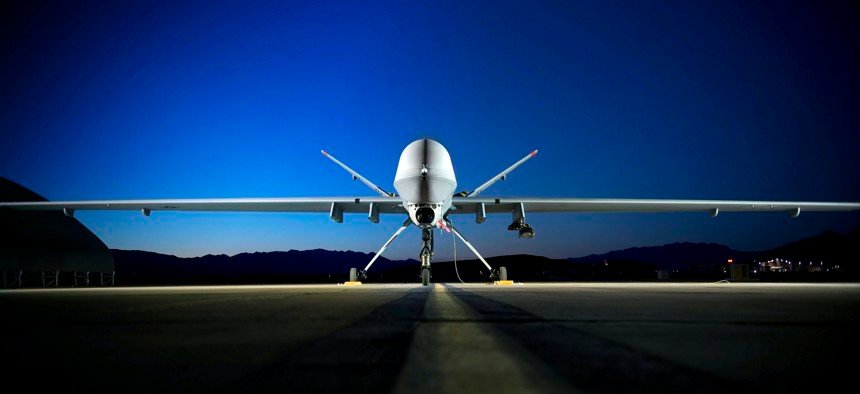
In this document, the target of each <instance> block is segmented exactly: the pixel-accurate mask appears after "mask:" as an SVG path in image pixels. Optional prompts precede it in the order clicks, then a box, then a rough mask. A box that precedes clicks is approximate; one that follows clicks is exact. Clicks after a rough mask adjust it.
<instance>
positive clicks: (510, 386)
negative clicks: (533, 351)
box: [395, 284, 569, 393]
mask: <svg viewBox="0 0 860 394" xmlns="http://www.w3.org/2000/svg"><path fill="white" fill-rule="evenodd" d="M503 339H504V338H503V337H500V336H499V335H497V333H496V332H495V331H494V330H493V329H492V328H490V327H488V326H487V325H486V324H484V323H483V322H481V321H480V315H479V314H477V313H476V312H475V311H473V310H472V308H470V307H468V306H467V305H466V304H464V303H463V302H462V301H460V300H458V299H457V298H456V297H454V296H453V295H452V294H451V293H450V292H449V291H448V289H447V288H446V287H444V286H442V285H439V284H436V285H435V286H434V288H433V292H432V293H430V297H429V298H428V300H427V304H426V306H425V308H424V313H423V317H422V320H421V325H419V326H418V328H417V329H416V331H415V336H414V337H413V341H412V349H411V351H410V352H409V356H408V357H407V359H406V364H405V366H404V368H403V371H402V373H401V375H400V379H399V380H398V383H397V386H396V390H395V392H401V393H414V392H416V391H417V392H429V393H437V392H463V391H468V392H499V391H502V392H518V393H521V392H561V391H569V387H568V386H567V385H565V384H564V381H563V379H561V378H560V377H558V376H554V373H553V372H552V371H551V370H550V369H548V368H544V367H543V366H542V365H541V363H540V361H539V360H536V359H533V358H529V357H523V353H524V351H523V350H522V349H520V348H519V346H518V345H516V344H515V343H511V342H506V341H505V340H503Z"/></svg>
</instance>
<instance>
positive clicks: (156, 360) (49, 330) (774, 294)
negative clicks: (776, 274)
mask: <svg viewBox="0 0 860 394" xmlns="http://www.w3.org/2000/svg"><path fill="white" fill-rule="evenodd" d="M0 311H2V314H3V319H2V338H3V342H4V345H3V346H2V349H3V352H4V355H5V356H6V357H4V359H5V360H6V362H5V365H4V366H3V367H2V371H3V377H4V379H3V380H4V382H6V384H7V385H8V384H10V382H13V381H17V382H19V383H23V384H25V387H30V388H34V389H35V388H42V389H45V388H59V389H69V388H83V389H88V390H96V391H132V392H189V391H222V392H226V391H230V392H235V391H237V390H250V391H278V392H319V391H322V392H329V391H334V390H349V391H357V392H390V391H394V392H416V391H418V392H440V391H441V392H453V391H456V392H464V391H466V392H478V391H483V392H571V391H591V392H618V391H624V392H630V391H647V392H654V391H661V392H665V391H685V392H690V391H695V392H712V391H717V392H726V391H730V390H745V391H752V390H766V391H769V392H770V391H789V392H801V391H808V390H815V391H816V392H821V391H824V392H827V391H837V390H839V388H840V387H844V386H842V385H845V384H851V383H852V382H853V381H854V380H855V377H854V376H853V375H852V374H856V371H857V368H858V366H860V363H858V361H857V358H856V357H857V356H856V355H857V354H858V352H857V351H858V350H860V346H858V345H860V339H858V338H860V336H858V335H859V334H860V331H859V330H858V328H860V285H857V284H740V283H732V284H662V283H650V284H636V283H613V284H597V283H587V284H583V283H580V284H525V285H517V286H506V287H502V286H489V285H459V284H444V285H443V284H436V285H434V286H431V287H429V288H424V287H421V286H418V285H364V286H360V287H344V286H316V285H314V286H236V287H172V288H168V287H162V288H109V289H56V290H53V289H52V290H9V291H2V292H0ZM847 387H851V386H847Z"/></svg>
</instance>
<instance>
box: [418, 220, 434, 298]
mask: <svg viewBox="0 0 860 394" xmlns="http://www.w3.org/2000/svg"><path fill="white" fill-rule="evenodd" d="M432 257H433V229H432V228H423V229H421V284H422V285H424V286H429V285H430V259H431V258H432Z"/></svg>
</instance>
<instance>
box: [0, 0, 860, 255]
mask: <svg viewBox="0 0 860 394" xmlns="http://www.w3.org/2000/svg"><path fill="white" fill-rule="evenodd" d="M19 3H21V2H19ZM99 3H101V4H99ZM369 3H370V4H365V3H364V2H308V1H297V2H288V1H278V2H249V1H242V2H186V1H171V2H164V3H163V4H158V3H157V2H123V1H118V2H83V3H76V2H56V3H55V2H49V3H41V2H38V1H34V2H26V4H16V5H14V6H13V5H10V4H4V5H2V6H0V7H2V8H3V11H2V16H0V18H2V19H3V23H2V26H0V34H2V35H0V37H2V52H3V56H2V58H0V59H2V60H0V176H4V177H6V178H9V179H11V180H13V181H15V182H18V183H20V184H22V185H23V186H25V187H28V188H30V189H32V190H34V191H36V192H38V193H39V194H41V195H43V196H45V197H46V198H48V199H50V200H79V199H126V198H226V197H293V196H372V195H374V193H373V192H372V191H371V190H369V189H367V188H366V187H365V186H364V185H363V184H361V183H360V182H357V181H353V180H352V179H351V177H350V175H349V174H348V173H346V172H344V171H343V170H342V169H340V168H339V167H337V166H336V165H334V164H333V163H331V162H329V161H328V160H326V159H325V158H324V157H323V156H322V155H320V152H319V151H320V149H325V150H327V151H328V152H330V153H331V154H333V155H334V156H335V157H337V158H338V159H340V160H341V161H343V162H344V163H346V164H347V165H349V166H351V167H353V168H354V169H356V170H357V171H358V172H360V173H361V174H362V175H364V176H366V177H367V178H369V179H371V180H372V181H373V182H375V183H377V184H378V185H380V186H381V187H382V188H383V189H387V190H389V191H393V189H394V188H393V186H392V182H393V177H394V171H395V168H396V165H397V160H398V158H399V155H400V152H401V151H402V149H403V148H404V147H405V146H406V145H407V144H408V143H409V142H411V141H413V140H415V139H418V138H432V139H435V140H437V141H439V142H441V143H442V144H443V145H445V147H446V148H447V149H448V150H449V152H450V153H451V156H452V159H453V163H454V168H455V170H456V172H457V179H458V183H459V185H458V189H459V190H470V189H473V188H475V187H477V186H478V185H480V184H481V183H483V182H484V181H485V180H487V179H488V178H490V177H492V176H493V175H495V174H496V173H498V172H499V171H501V170H503V169H504V168H506V167H507V166H508V165H510V164H512V163H513V162H515V161H516V160H518V159H519V158H521V157H522V156H524V155H525V154H526V153H528V152H530V151H531V150H533V149H539V150H540V153H539V154H538V156H537V157H536V158H534V159H532V160H530V161H529V162H527V163H526V164H524V165H523V166H521V167H520V168H518V169H517V170H516V171H514V172H513V173H511V174H510V175H509V177H508V179H507V180H506V181H504V182H500V183H497V184H496V185H494V186H492V187H491V188H490V189H488V190H486V191H485V192H484V193H483V194H482V196H484V197H490V196H504V197H511V196H532V197H593V198H600V197H605V198H690V199H766V200H809V201H860V182H858V180H860V155H858V148H860V105H858V104H860V76H858V73H857V71H856V70H860V24H857V23H856V21H857V20H858V16H859V15H860V12H858V8H857V6H856V5H854V4H852V3H851V2H838V1H832V2H798V3H793V2H772V3H771V2H757V1H756V2H747V1H743V2H741V1H738V2H732V1H714V2H711V1H677V2H661V1H654V2H629V3H628V2H615V1H582V2H567V1H564V2H545V3H544V2H506V1H473V2H458V1H451V2H449V1H433V2H430V1H427V2H409V1H391V2H387V1H378V2H369ZM817 3H827V4H817ZM76 217H77V218H78V219H79V220H80V221H81V222H82V223H84V224H85V225H86V226H87V227H88V228H89V229H91V230H92V231H93V232H94V233H95V234H96V235H98V236H99V237H100V238H101V239H102V240H103V241H104V242H105V243H106V244H107V245H108V246H109V247H111V248H118V249H140V250H148V251H154V252H160V253H168V254H175V255H179V256H199V255H205V254H220V253H226V254H230V255H232V254H236V253H241V252H254V251H272V250H289V249H315V248H325V249H331V250H356V251H362V252H372V251H375V250H376V249H378V248H379V247H380V246H381V245H382V244H383V243H384V242H385V241H386V240H387V239H388V237H389V236H390V235H391V234H392V233H393V232H394V231H395V230H396V229H397V228H398V227H399V225H400V223H402V221H403V219H404V218H403V217H400V216H384V217H383V218H382V220H381V221H380V223H378V224H372V223H370V222H369V221H368V220H367V218H366V216H365V215H348V216H347V217H346V218H345V220H344V223H342V224H336V223H334V222H332V221H331V220H330V219H329V218H328V215H326V214H289V213H175V212H174V213H170V212H154V213H153V214H152V216H151V217H148V218H147V217H143V215H141V214H140V213H139V212H78V213H77V214H76ZM527 218H528V220H529V222H530V224H531V225H532V226H533V227H534V228H535V231H536V233H537V236H536V237H535V238H534V239H528V240H520V239H518V238H517V235H516V233H515V232H509V231H507V230H506V227H507V225H508V224H509V223H510V221H511V218H510V217H509V216H508V215H497V216H492V217H490V218H488V220H487V221H486V222H484V223H483V224H476V223H474V220H472V218H471V217H466V216H463V217H460V216H456V217H454V220H455V225H457V226H458V227H459V228H460V229H461V231H462V232H463V233H464V235H466V236H467V237H468V238H469V239H470V241H472V243H473V244H474V245H475V246H476V247H477V248H478V250H479V251H481V252H482V253H483V254H484V255H485V256H495V255H505V254H514V253H529V254H536V255H544V256H550V257H577V256H582V255H586V254H590V253H601V252H606V251H610V250H614V249H621V248H627V247H634V246H650V245H660V244H666V243H671V242H680V241H692V242H717V243H723V244H726V245H729V246H731V247H733V248H736V249H740V250H760V249H766V248H771V247H775V246H778V245H781V244H783V243H785V242H788V241H792V240H796V239H799V238H802V237H806V236H811V235H815V234H818V233H821V232H823V231H826V230H836V231H848V230H850V229H854V228H857V227H860V215H858V214H856V213H854V214H844V213H802V214H801V215H800V217H799V218H797V219H790V218H789V215H787V214H773V213H770V214H768V213H724V214H721V215H720V216H719V217H717V218H711V217H710V216H709V215H707V214H702V213H660V214H655V213H650V214H642V213H640V214H615V213H603V214H572V213H568V214H531V215H529V214H528V212H527ZM449 237H451V235H448V234H443V235H442V236H439V237H438V238H437V241H436V245H437V246H436V250H437V255H436V259H449V258H450V257H451V254H452V248H451V245H450V242H451V240H449V239H448V238H449ZM419 249H420V234H419V231H417V230H415V228H413V230H412V231H407V232H406V233H404V235H403V236H401V238H399V239H398V240H397V241H395V243H394V244H393V245H392V246H391V247H390V248H389V249H388V251H386V254H385V255H386V257H389V258H395V259H401V258H417V255H418V252H419ZM458 255H459V256H461V257H462V256H468V255H469V253H468V251H467V250H465V248H462V245H461V246H460V247H459V249H458Z"/></svg>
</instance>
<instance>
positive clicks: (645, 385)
mask: <svg viewBox="0 0 860 394" xmlns="http://www.w3.org/2000/svg"><path fill="white" fill-rule="evenodd" d="M446 287H447V288H448V290H450V292H449V294H452V295H453V296H455V297H456V298H457V299H459V300H460V301H462V302H463V303H465V304H466V305H468V306H469V307H470V308H471V309H472V310H474V311H476V312H477V313H479V314H480V315H481V316H482V317H483V318H484V319H487V321H488V322H490V324H491V325H492V327H494V328H495V329H496V330H498V331H499V332H500V333H502V334H503V335H504V336H506V337H508V338H509V339H511V340H514V341H517V342H518V343H520V344H521V345H522V346H523V347H524V348H526V349H528V351H529V353H531V354H533V355H534V356H535V357H537V358H538V359H540V360H541V361H542V363H543V364H544V365H547V366H548V367H550V368H552V369H553V370H554V371H555V372H556V373H558V374H559V375H561V376H563V377H564V378H566V380H567V381H568V383H569V384H570V385H572V386H573V387H575V388H578V389H583V390H586V391H602V392H605V391H629V390H630V388H631V387H635V388H637V390H640V391H656V392H665V391H688V392H725V391H727V390H729V389H731V388H737V387H735V386H737V385H738V383H735V382H731V381H726V380H725V379H722V378H719V377H716V376H714V375H711V374H709V373H707V372H703V371H698V370H694V369H691V368H689V367H686V366H683V365H678V364H676V363H673V362H671V361H668V360H665V359H662V358H660V357H657V356H655V355H652V354H648V353H646V352H643V351H642V350H640V349H636V348H633V347H631V346H629V345H626V344H623V343H618V342H614V341H611V340H607V339H604V338H600V337H597V336H594V335H592V334H590V333H587V332H584V331H581V330H578V329H576V328H573V327H570V326H567V325H564V324H563V323H558V322H554V321H550V320H546V319H542V318H541V317H540V316H537V315H534V314H531V313H529V312H528V311H525V310H523V309H520V308H517V307H515V306H513V305H510V304H506V303H504V302H500V301H496V300H493V299H490V298H488V297H485V296H481V295H478V294H476V293H474V292H471V291H466V290H463V289H461V288H457V287H455V286H452V285H446ZM499 320H504V321H507V322H518V323H519V324H498V323H494V321H499ZM742 388H746V389H753V388H754V387H742Z"/></svg>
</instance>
